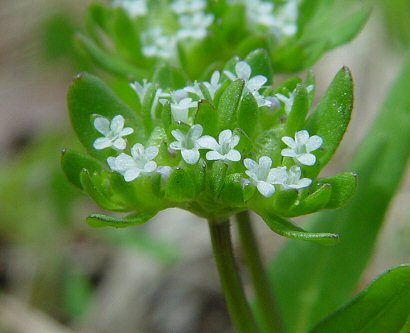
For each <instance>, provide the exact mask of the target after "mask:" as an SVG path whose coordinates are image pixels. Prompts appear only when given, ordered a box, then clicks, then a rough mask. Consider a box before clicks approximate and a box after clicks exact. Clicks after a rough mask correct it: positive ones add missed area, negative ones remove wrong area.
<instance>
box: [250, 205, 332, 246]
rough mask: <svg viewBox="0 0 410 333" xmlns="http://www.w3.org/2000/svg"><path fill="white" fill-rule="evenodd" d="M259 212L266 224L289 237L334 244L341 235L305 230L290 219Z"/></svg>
mask: <svg viewBox="0 0 410 333" xmlns="http://www.w3.org/2000/svg"><path fill="white" fill-rule="evenodd" d="M257 214H258V215H260V216H261V217H262V219H263V220H264V221H265V223H266V225H267V226H268V227H269V228H270V229H271V230H272V231H273V232H276V233H277V234H279V235H282V236H284V237H287V238H293V239H297V240H305V241H312V242H316V243H321V244H333V243H335V242H337V241H338V239H339V236H338V235H337V234H332V233H324V232H317V233H316V232H308V231H305V230H303V229H302V228H300V227H298V226H297V225H295V224H293V223H292V222H291V221H290V220H287V219H285V218H282V217H279V216H275V215H271V214H265V213H259V212H257Z"/></svg>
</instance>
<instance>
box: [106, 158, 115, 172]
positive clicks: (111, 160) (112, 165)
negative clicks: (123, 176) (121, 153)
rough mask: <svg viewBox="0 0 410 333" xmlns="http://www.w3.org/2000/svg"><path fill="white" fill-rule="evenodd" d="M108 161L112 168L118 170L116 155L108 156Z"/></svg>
mask: <svg viewBox="0 0 410 333" xmlns="http://www.w3.org/2000/svg"><path fill="white" fill-rule="evenodd" d="M107 163H108V166H109V167H110V169H111V170H112V171H118V168H117V163H116V159H115V157H112V156H110V157H108V158H107Z"/></svg>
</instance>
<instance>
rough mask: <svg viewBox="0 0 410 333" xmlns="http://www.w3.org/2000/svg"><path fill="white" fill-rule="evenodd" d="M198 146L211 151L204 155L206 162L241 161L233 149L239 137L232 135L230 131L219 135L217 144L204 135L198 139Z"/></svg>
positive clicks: (211, 138)
mask: <svg viewBox="0 0 410 333" xmlns="http://www.w3.org/2000/svg"><path fill="white" fill-rule="evenodd" d="M198 143H199V146H200V147H201V148H205V149H211V150H210V151H208V152H207V153H206V159H207V160H208V161H216V160H222V161H232V162H238V161H240V160H241V154H240V152H239V151H237V150H236V149H234V148H235V147H236V146H237V145H238V143H239V136H238V135H232V131H231V130H229V129H227V130H224V131H222V132H221V133H219V136H218V142H216V140H215V139H214V138H213V137H212V136H209V135H204V136H203V137H201V138H199V139H198Z"/></svg>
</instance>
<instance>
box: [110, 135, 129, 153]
mask: <svg viewBox="0 0 410 333" xmlns="http://www.w3.org/2000/svg"><path fill="white" fill-rule="evenodd" d="M112 145H113V146H114V147H115V148H117V149H118V150H124V149H125V147H127V141H125V140H124V139H123V138H118V139H117V140H115V141H114V142H113V144H112Z"/></svg>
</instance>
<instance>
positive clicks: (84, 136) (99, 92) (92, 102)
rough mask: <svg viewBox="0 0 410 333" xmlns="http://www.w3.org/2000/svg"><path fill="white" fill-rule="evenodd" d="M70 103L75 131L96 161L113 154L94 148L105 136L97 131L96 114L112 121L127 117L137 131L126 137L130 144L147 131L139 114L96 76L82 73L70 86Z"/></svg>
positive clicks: (126, 120) (129, 124) (127, 124)
mask: <svg viewBox="0 0 410 333" xmlns="http://www.w3.org/2000/svg"><path fill="white" fill-rule="evenodd" d="M67 100H68V108H69V111H70V119H71V124H72V126H73V128H74V131H75V132H76V133H77V136H78V138H79V139H80V141H81V143H82V144H83V145H84V147H85V148H86V149H87V151H88V152H89V153H90V154H91V155H92V156H94V157H96V158H99V159H103V160H105V159H106V158H107V157H108V156H111V155H112V154H113V151H112V150H111V149H104V150H96V149H94V147H93V144H94V141H95V140H96V139H97V138H99V137H101V136H102V134H100V133H99V132H98V131H97V130H96V129H95V128H94V124H93V117H95V116H96V115H100V116H104V117H107V118H108V119H109V120H111V119H112V118H114V116H116V115H122V116H123V117H124V118H125V126H130V127H132V128H133V129H134V133H133V134H131V135H129V136H127V139H128V140H129V141H130V142H139V141H140V140H142V139H143V138H144V135H145V133H144V128H143V126H142V121H141V119H140V117H139V116H138V114H137V113H135V112H134V111H133V110H131V109H130V108H129V107H128V106H127V105H126V104H124V102H122V100H121V99H119V98H118V97H117V96H116V95H114V93H113V92H112V90H111V89H110V88H109V87H108V86H107V85H106V84H105V83H104V82H103V81H101V80H100V79H99V78H97V77H95V76H93V75H90V74H87V73H82V74H79V75H78V76H77V77H76V78H75V79H74V81H73V83H72V84H71V86H70V89H69V92H68V97H67Z"/></svg>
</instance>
